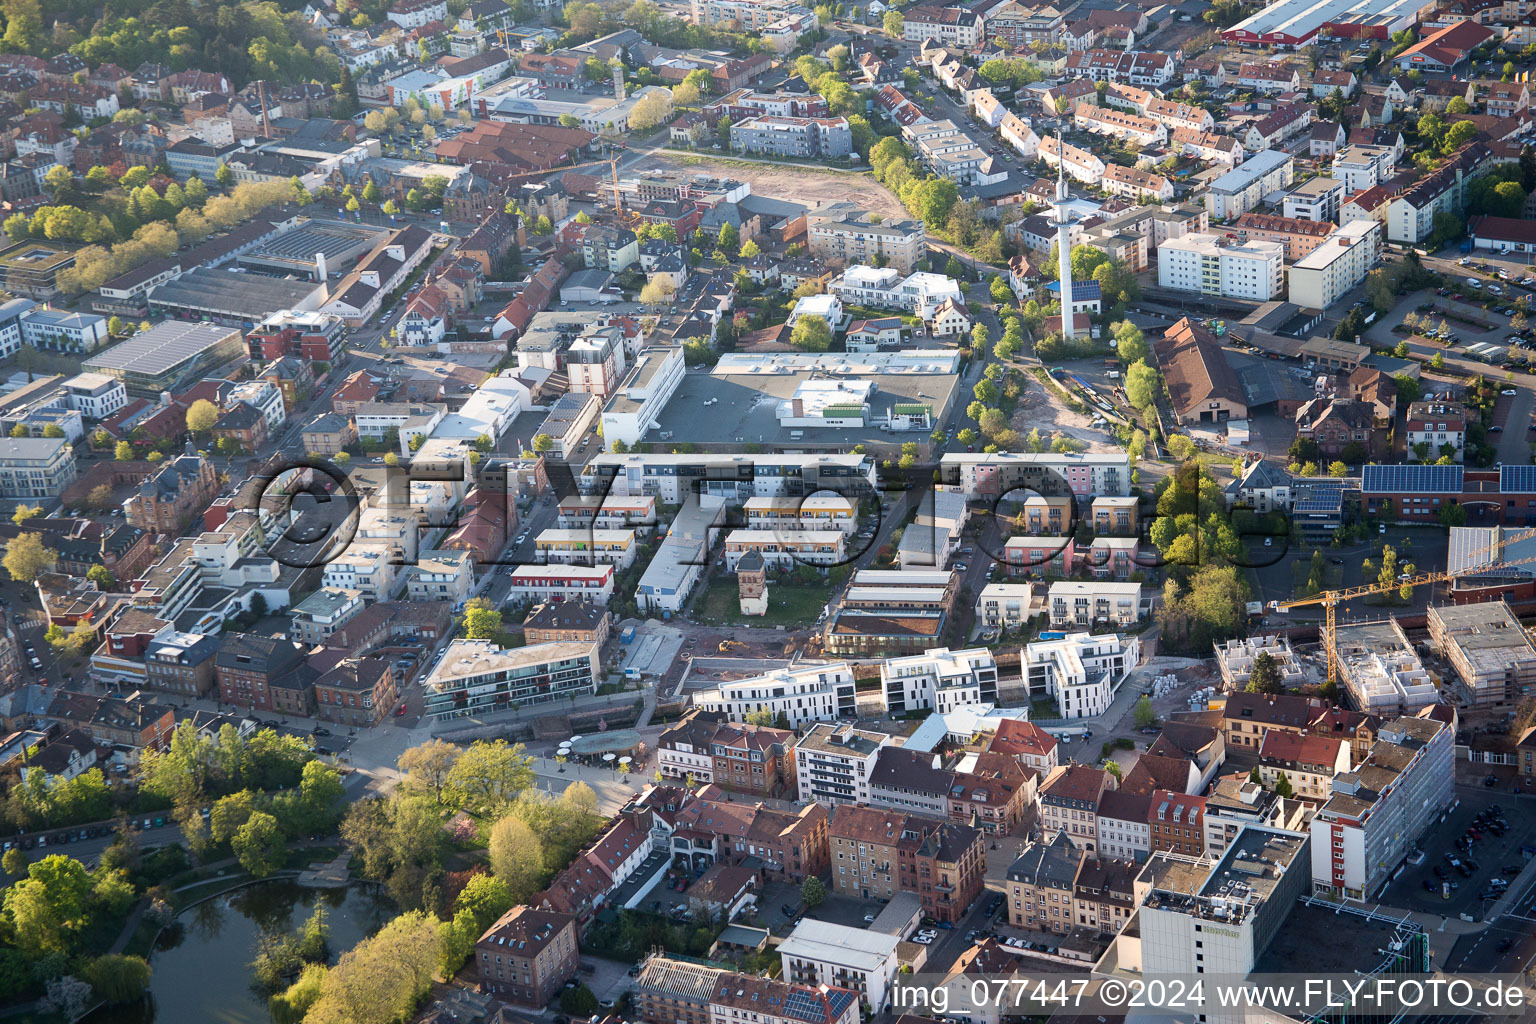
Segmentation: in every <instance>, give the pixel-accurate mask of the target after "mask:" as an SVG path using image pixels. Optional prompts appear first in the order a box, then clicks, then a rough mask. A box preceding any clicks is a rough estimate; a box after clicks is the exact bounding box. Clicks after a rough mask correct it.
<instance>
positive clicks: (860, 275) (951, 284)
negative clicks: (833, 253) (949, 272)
mask: <svg viewBox="0 0 1536 1024" xmlns="http://www.w3.org/2000/svg"><path fill="white" fill-rule="evenodd" d="M828 288H829V289H830V290H831V292H832V294H833V295H836V296H837V297H838V299H839V300H841V301H842V302H844V303H846V304H849V305H854V306H873V307H875V308H877V309H905V310H907V311H909V312H911V313H914V314H916V315H917V316H920V317H922V318H923V319H924V320H929V319H932V317H933V311H934V309H936V308H937V307H938V306H939V305H940V304H941V303H942V302H944V300H946V299H951V300H953V301H955V302H964V301H965V293H964V292H963V291H962V290H961V288H960V284H959V282H957V281H956V280H955V279H954V278H951V277H945V276H944V275H943V274H930V273H927V272H919V273H915V274H908V275H906V276H905V277H903V276H902V275H901V273H900V272H899V271H898V270H897V269H896V268H895V267H866V266H853V267H849V268H848V269H847V270H845V271H843V272H842V273H841V274H839V275H838V276H837V277H835V278H833V279H832V282H831V284H829V285H828Z"/></svg>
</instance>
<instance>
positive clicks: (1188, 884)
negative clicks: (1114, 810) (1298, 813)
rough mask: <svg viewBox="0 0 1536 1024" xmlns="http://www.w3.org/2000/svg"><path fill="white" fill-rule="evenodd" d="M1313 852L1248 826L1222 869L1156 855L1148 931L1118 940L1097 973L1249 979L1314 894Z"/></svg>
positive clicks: (1290, 838) (1142, 888)
mask: <svg viewBox="0 0 1536 1024" xmlns="http://www.w3.org/2000/svg"><path fill="white" fill-rule="evenodd" d="M1311 845H1312V844H1311V843H1309V841H1308V838H1307V836H1305V835H1303V834H1300V833H1295V832H1284V831H1281V830H1279V829H1269V828H1261V827H1259V826H1249V827H1247V828H1244V829H1243V830H1242V832H1240V833H1239V834H1238V836H1237V839H1236V840H1235V841H1234V842H1233V844H1232V846H1231V847H1230V848H1229V849H1228V850H1227V852H1226V854H1225V855H1224V856H1223V857H1222V858H1221V860H1220V861H1217V862H1215V863H1212V862H1211V861H1209V860H1197V859H1195V858H1193V857H1188V856H1184V855H1182V854H1174V853H1168V852H1166V851H1158V852H1155V853H1153V854H1152V855H1151V857H1150V858H1149V859H1148V860H1147V863H1146V865H1145V866H1144V867H1143V868H1142V870H1141V874H1140V875H1138V876H1137V878H1136V895H1137V897H1138V901H1139V902H1140V904H1141V905H1140V907H1139V908H1138V909H1137V911H1136V916H1137V918H1138V919H1139V921H1140V924H1141V927H1140V928H1138V929H1135V930H1132V929H1126V931H1123V932H1121V933H1120V934H1118V935H1116V936H1115V941H1114V944H1113V945H1112V946H1111V947H1110V949H1109V951H1108V952H1107V953H1105V955H1104V957H1103V958H1102V959H1101V960H1100V961H1099V965H1098V968H1097V969H1098V970H1100V971H1104V970H1114V971H1116V972H1117V973H1123V974H1129V975H1133V976H1134V975H1144V976H1146V977H1148V978H1152V977H1154V976H1164V977H1166V976H1168V975H1174V974H1178V975H1186V976H1194V975H1197V974H1217V975H1226V976H1236V977H1243V976H1246V975H1247V974H1248V973H1249V972H1251V971H1252V970H1253V969H1254V966H1255V965H1256V964H1257V963H1258V961H1259V957H1260V956H1262V955H1263V953H1264V950H1265V949H1266V948H1267V947H1268V946H1269V943H1270V940H1271V939H1272V938H1273V937H1274V935H1275V933H1276V932H1277V931H1278V930H1279V929H1280V926H1281V925H1282V924H1284V922H1285V919H1286V916H1287V915H1289V914H1290V912H1291V909H1292V907H1293V906H1294V904H1295V903H1296V900H1297V898H1298V897H1299V896H1301V895H1303V894H1304V893H1305V892H1306V891H1307V861H1308V849H1309V847H1310V846H1311ZM1256 867H1262V868H1263V870H1262V871H1261V870H1256ZM1128 933H1129V934H1128ZM1229 1013H1230V1011H1229ZM1220 1019H1221V1020H1223V1021H1227V1020H1237V1019H1253V1020H1259V1019H1265V1020H1268V1019H1273V1015H1263V1014H1255V1015H1254V1016H1253V1017H1251V1018H1245V1017H1242V1016H1241V1015H1239V1016H1236V1017H1234V1016H1230V1015H1229V1016H1222V1017H1220Z"/></svg>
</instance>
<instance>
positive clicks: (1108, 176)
mask: <svg viewBox="0 0 1536 1024" xmlns="http://www.w3.org/2000/svg"><path fill="white" fill-rule="evenodd" d="M1100 184H1101V185H1102V186H1103V189H1104V191H1106V192H1108V193H1109V194H1110V195H1112V196H1121V197H1123V198H1126V199H1130V200H1134V201H1137V202H1142V201H1145V200H1148V199H1156V200H1157V201H1158V202H1162V203H1166V202H1168V201H1170V200H1171V199H1173V196H1174V192H1173V182H1171V181H1169V180H1168V179H1167V178H1165V177H1163V176H1162V175H1161V174H1153V173H1152V172H1151V171H1143V170H1141V169H1140V168H1137V167H1125V166H1122V165H1120V164H1110V165H1109V166H1107V167H1105V168H1104V179H1103V181H1102V182H1101V183H1100Z"/></svg>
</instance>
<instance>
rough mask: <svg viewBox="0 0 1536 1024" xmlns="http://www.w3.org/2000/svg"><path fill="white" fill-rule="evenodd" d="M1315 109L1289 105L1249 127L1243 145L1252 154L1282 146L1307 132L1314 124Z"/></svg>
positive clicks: (1294, 104) (1300, 105) (1295, 104)
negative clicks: (1287, 140)
mask: <svg viewBox="0 0 1536 1024" xmlns="http://www.w3.org/2000/svg"><path fill="white" fill-rule="evenodd" d="M1312 115H1313V108H1311V107H1309V106H1305V105H1302V104H1297V103H1287V104H1286V105H1285V106H1283V107H1280V108H1279V109H1277V110H1275V111H1274V112H1273V113H1271V114H1268V115H1266V116H1265V117H1262V118H1260V119H1259V120H1257V121H1255V122H1254V123H1253V124H1251V125H1249V126H1248V131H1247V132H1246V133H1245V134H1244V136H1243V145H1244V146H1245V147H1246V148H1247V150H1248V152H1250V153H1257V152H1259V151H1260V150H1264V149H1270V148H1272V147H1274V146H1278V145H1280V143H1282V142H1284V141H1285V140H1286V139H1289V138H1290V137H1291V136H1293V135H1296V134H1299V133H1300V132H1303V131H1306V129H1307V127H1308V126H1309V125H1310V124H1311V123H1312Z"/></svg>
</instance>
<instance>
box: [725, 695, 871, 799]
mask: <svg viewBox="0 0 1536 1024" xmlns="http://www.w3.org/2000/svg"><path fill="white" fill-rule="evenodd" d="M695 703H697V701H695ZM790 724H791V725H794V724H796V723H794V722H791V723H790ZM891 743H892V739H891V737H890V735H889V734H888V733H883V732H866V731H864V730H861V729H855V728H854V727H853V726H851V725H832V724H830V723H826V722H822V723H819V724H817V725H815V726H813V727H812V728H811V731H810V732H808V733H806V734H805V735H804V736H802V737H801V738H800V742H799V743H797V744H795V779H796V781H797V783H798V785H799V789H800V802H801V803H802V804H810V803H816V802H820V803H822V804H826V805H829V806H830V805H833V804H867V803H869V777H870V775H871V774H873V773H874V770H875V759H876V757H877V755H878V754H879V752H880V748H881V747H884V746H889V745H890V744H891Z"/></svg>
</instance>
